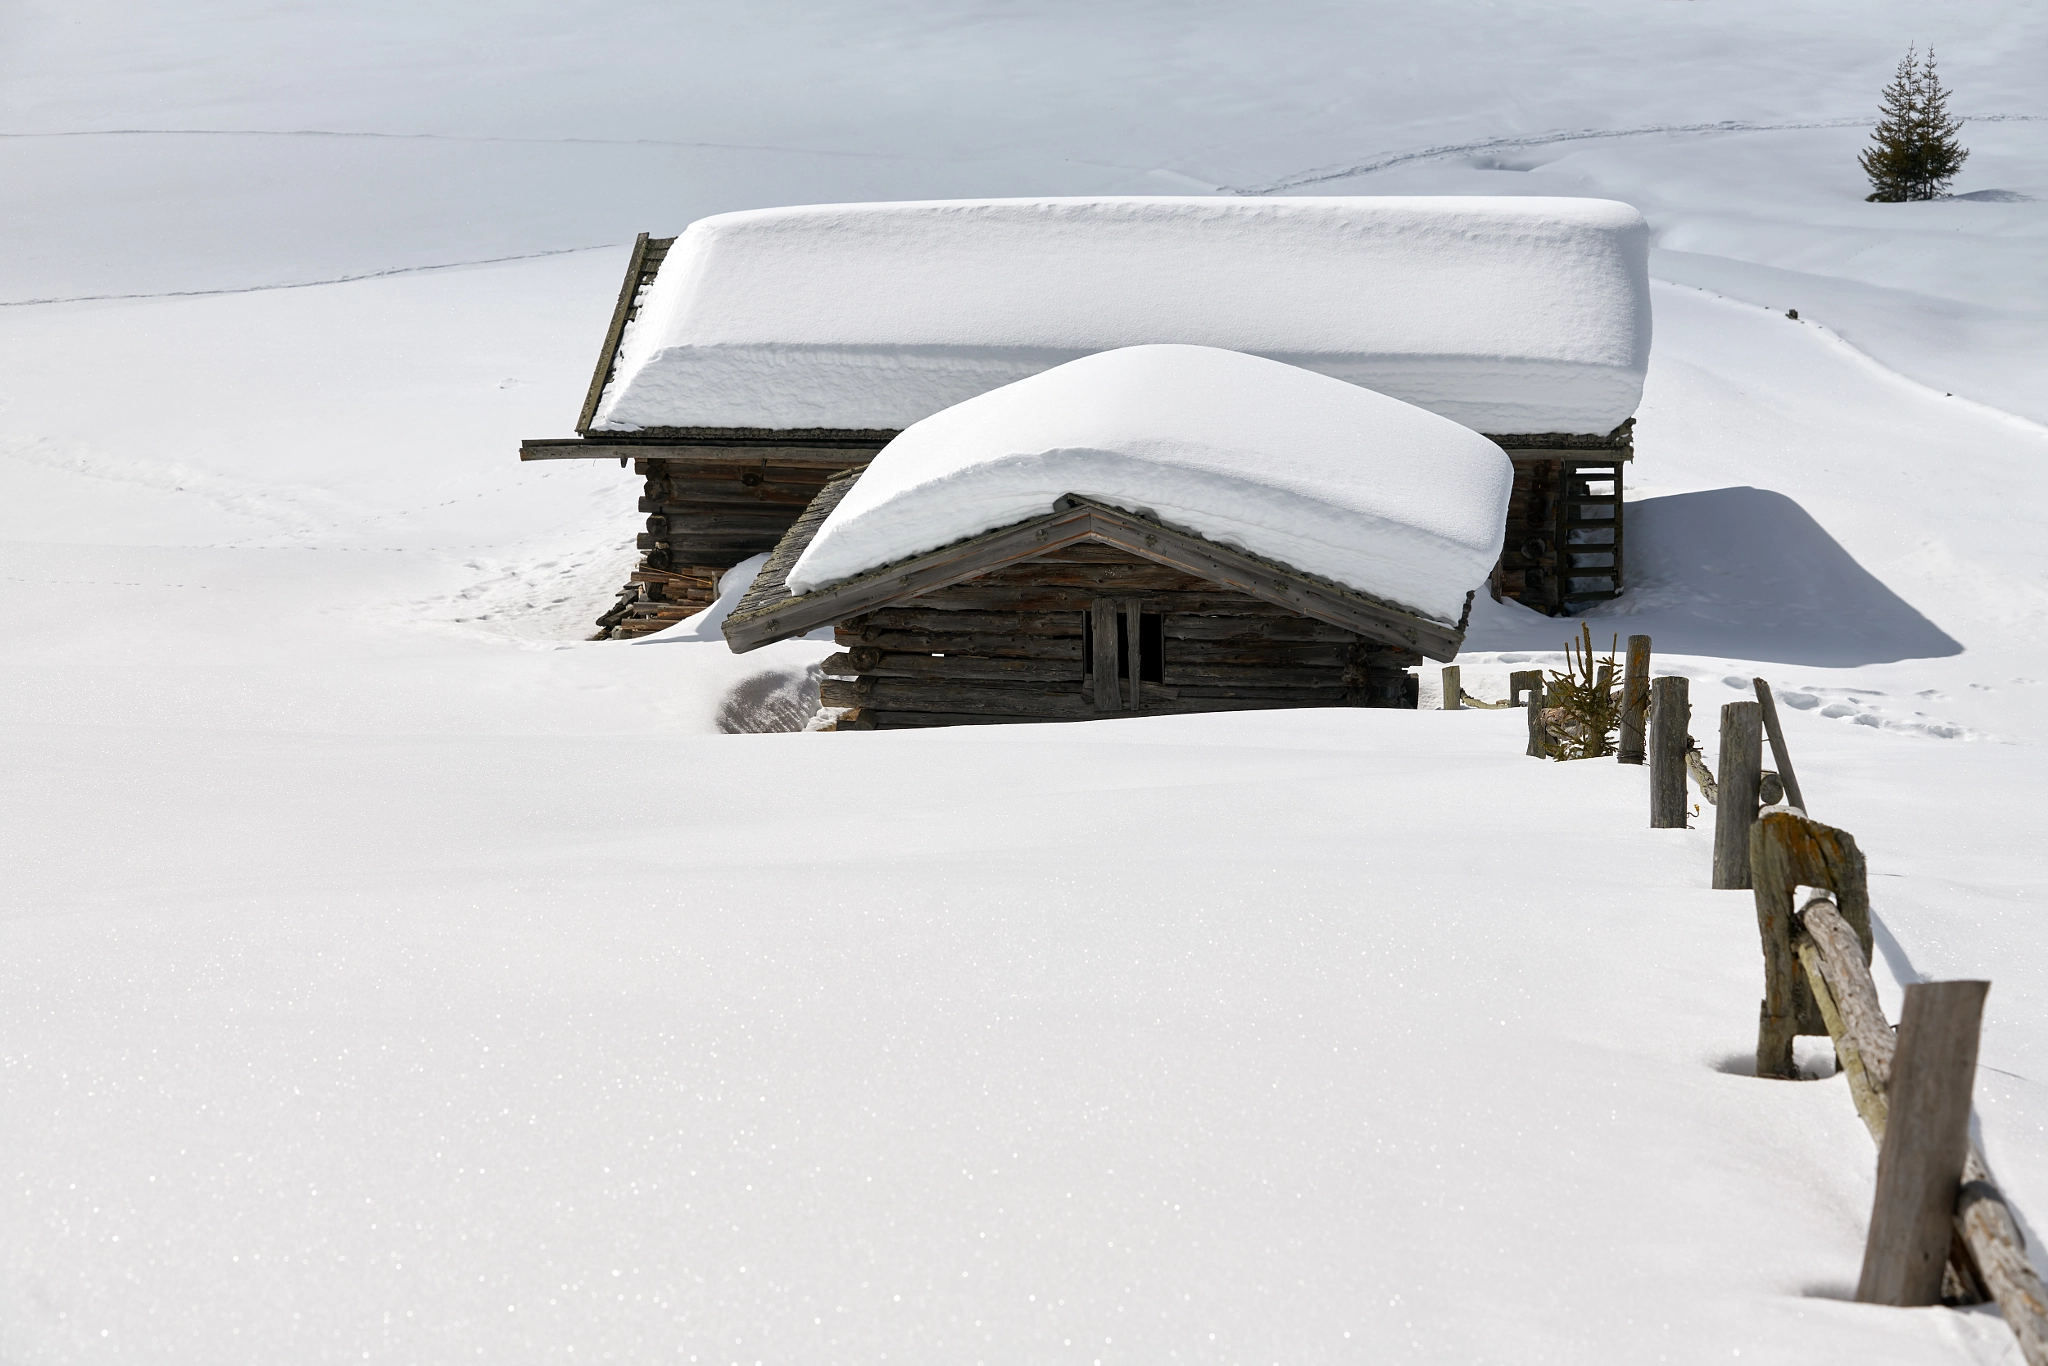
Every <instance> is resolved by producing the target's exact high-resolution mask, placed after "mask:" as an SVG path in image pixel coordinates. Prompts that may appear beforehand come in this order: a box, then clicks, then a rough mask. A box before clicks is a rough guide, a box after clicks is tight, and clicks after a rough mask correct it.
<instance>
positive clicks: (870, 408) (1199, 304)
mask: <svg viewBox="0 0 2048 1366" xmlns="http://www.w3.org/2000/svg"><path fill="white" fill-rule="evenodd" d="M1647 256H1648V228H1647V227H1646V226H1645V224H1644V222H1643V218H1642V215H1641V214H1639V213H1637V212H1636V210H1634V209H1633V208H1630V207H1629V206H1628V205H1626V204H1620V203H1616V202H1614V201H1612V200H1599V199H1547V198H1491V197H1443V198H1293V199H1290V198H1261V199H1256V200H1227V199H1209V198H1164V197H1163V198H1136V197H1115V198H1087V199H991V200H936V201H925V202H912V203H890V204H832V205H812V206H807V207H802V208H786V209H762V210H755V211H749V212H744V213H727V214H719V215H716V216H714V217H710V218H704V219H700V220H698V221H697V222H696V223H693V224H692V225H691V226H690V228H689V230H688V231H687V232H685V233H684V234H683V235H682V237H681V239H680V240H679V241H677V243H676V244H675V247H674V248H673V249H672V250H671V252H670V253H669V256H668V259H667V261H666V262H665V264H664V265H663V266H662V269H661V273H660V274H659V276H657V278H656V279H655V282H654V284H653V285H652V287H651V288H650V289H649V291H648V295H647V298H646V300H645V302H644V304H643V306H642V309H641V313H640V316H639V317H638V318H637V319H636V320H635V322H634V323H633V324H632V326H631V327H630V329H629V330H628V332H627V334H626V337H625V339H624V342H623V344H622V346H621V350H620V354H619V363H618V372H617V376H616V377H615V379H614V380H613V382H612V384H611V386H610V387H609V389H608V390H607V392H606V394H605V396H604V399H603V401H602V403H601V405H600V407H599V409H598V412H597V418H596V423H595V426H596V427H597V428H599V429H604V430H612V431H630V430H636V429H640V428H646V427H660V426H678V427H689V426H711V427H727V426H732V427H766V428H802V427H847V428H881V429H889V428H902V427H907V426H909V425H910V424H911V423H913V422H916V421H918V420H920V419H922V418H925V417H929V416H930V415H931V414H933V413H935V412H938V411H940V410H941V409H944V408H947V407H950V406H952V405H953V404H956V403H959V402H962V401H963V400H966V399H969V398H972V397H974V396H975V395H977V394H981V393H985V392H987V391H988V390H990V389H994V388H997V387H999V386H1001V385H1004V384H1008V383H1011V382H1013V381H1015V380H1019V379H1022V378H1024V377H1025V376H1027V375H1031V374H1036V373H1038V372H1039V371H1042V370H1047V369H1050V368H1051V367H1053V366H1055V365H1058V364H1061V363H1062V362H1065V361H1069V360H1073V359H1076V358H1077V357H1080V356H1083V355H1088V354H1090V353H1093V352H1097V351H1107V350H1113V349H1115V348H1118V347H1123V346H1134V345H1140V344H1144V343H1149V342H1181V343H1188V344H1192V345H1201V346H1217V347H1224V348H1228V349H1230V350H1233V351H1246V352H1250V353H1253V354H1255V355H1261V356H1267V357H1270V358H1272V359H1274V360H1282V361H1286V362H1288V363H1289V364H1292V365H1298V366H1302V367H1304V368H1306V369H1310V370H1315V371H1318V372H1319V373H1322V374H1325V375H1329V376H1332V377H1334V378H1336V379H1341V380H1345V381H1347V382H1349V383H1351V384H1356V385H1362V386H1364V387H1366V388H1370V389H1376V390H1379V391H1381V392H1382V393H1386V394H1390V395H1392V396H1393V397H1395V398H1398V399H1401V400H1403V401H1405V402H1408V403H1413V404H1415V405H1417V406H1418V407H1422V408H1427V409H1429V410H1430V411H1431V412H1433V413H1437V414H1439V415H1441V416H1444V417H1447V418H1450V419H1451V420H1453V421H1455V422H1460V423H1463V424H1464V425H1465V426H1467V427H1470V428H1472V429H1473V430H1475V431H1481V432H1496V433H1499V432H1585V433H1605V432H1608V431H1611V430H1612V429H1613V428H1615V427H1616V426H1618V425H1620V423H1621V422H1622V421H1623V420H1624V419H1625V418H1627V417H1629V416H1630V415H1631V414H1632V413H1633V412H1634V411H1635V408H1636V404H1637V401H1638V400H1639V399H1640V398H1641V396H1642V387H1643V374H1644V370H1645V367H1646V365H1647V363H1648V358H1649V348H1650V305H1649V292H1648V290H1649V286H1648V269H1647V264H1646V262H1647Z"/></svg>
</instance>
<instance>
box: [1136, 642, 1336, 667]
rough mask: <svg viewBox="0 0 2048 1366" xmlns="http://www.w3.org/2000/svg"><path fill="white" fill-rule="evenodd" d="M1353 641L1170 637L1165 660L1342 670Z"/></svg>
mask: <svg viewBox="0 0 2048 1366" xmlns="http://www.w3.org/2000/svg"><path fill="white" fill-rule="evenodd" d="M1355 648H1356V646H1355V645H1352V644H1339V643H1337V642H1335V641H1331V642H1328V643H1323V642H1315V643H1311V644H1293V643H1290V642H1286V641H1265V640H1244V639H1242V638H1240V639H1235V640H1224V641H1214V640H1186V639H1176V638H1173V637H1168V638H1167V641H1166V661H1167V667H1168V668H1169V669H1170V668H1172V667H1173V666H1174V665H1175V664H1176V663H1179V664H1249V665H1273V666H1287V665H1293V666H1296V667H1321V668H1335V669H1341V668H1343V667H1344V666H1345V665H1346V664H1348V663H1350V662H1351V655H1352V651H1353V650H1354V649H1355Z"/></svg>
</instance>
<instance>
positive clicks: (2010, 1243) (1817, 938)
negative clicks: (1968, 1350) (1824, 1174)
mask: <svg viewBox="0 0 2048 1366" xmlns="http://www.w3.org/2000/svg"><path fill="white" fill-rule="evenodd" d="M1782 819H1783V820H1787V821H1790V820H1797V819H1798V818H1797V817H1792V816H1785V817H1783V818H1782ZM1759 885H1760V886H1761V883H1759ZM1798 923H1799V929H1800V935H1799V944H1798V957H1799V961H1800V964H1801V965H1802V967H1803V969H1804V975H1805V977H1806V981H1807V988H1808V990H1809V991H1810V992H1811V993H1812V994H1813V998H1814V1002H1815V1005H1816V1006H1817V1007H1818V1010H1819V1013H1820V1015H1821V1016H1822V1018H1823V1019H1824V1020H1825V1022H1826V1025H1827V1030H1828V1035H1829V1037H1830V1038H1832V1039H1833V1040H1834V1044H1835V1056H1836V1057H1837V1058H1839V1059H1840V1060H1841V1064H1842V1072H1843V1074H1844V1075H1845V1076H1846V1077H1847V1079H1848V1082H1849V1095H1850V1097H1851V1099H1853V1100H1854V1101H1855V1104H1856V1113H1857V1114H1858V1115H1860V1116H1862V1118H1863V1125H1864V1127H1865V1128H1866V1129H1868V1130H1869V1131H1870V1137H1871V1139H1872V1140H1873V1141H1874V1142H1876V1144H1877V1145H1878V1149H1879V1151H1880V1153H1882V1152H1884V1151H1885V1150H1886V1148H1887V1145H1888V1142H1889V1134H1890V1133H1891V1130H1892V1124H1891V1118H1892V1116H1891V1108H1892V1107H1891V1096H1892V1080H1893V1073H1894V1071H1895V1069H1896V1066H1897V1059H1898V1053H1899V1045H1900V1041H1901V1040H1900V1039H1899V1038H1895V1037H1894V1035H1893V1033H1892V1027H1891V1025H1890V1024H1888V1023H1887V1022H1886V1020H1885V1015H1884V1008H1883V1007H1882V1006H1881V1005H1879V1004H1878V999H1877V985H1876V983H1875V982H1873V981H1872V980H1871V976H1870V965H1869V961H1868V959H1869V951H1868V949H1867V948H1866V947H1865V945H1864V941H1863V940H1862V939H1861V938H1859V936H1858V935H1857V932H1856V930H1855V928H1854V927H1853V926H1851V925H1850V923H1849V921H1848V920H1847V919H1846V918H1845V917H1844V916H1843V915H1842V913H1841V910H1840V908H1839V907H1838V906H1837V905H1836V904H1835V902H1834V900H1833V899H1832V898H1831V897H1829V896H1828V895H1827V894H1826V893H1824V892H1823V893H1817V894H1816V895H1815V896H1814V898H1813V899H1812V900H1810V901H1808V902H1807V903H1806V906H1805V907H1804V908H1803V909H1802V910H1801V911H1800V912H1799V917H1798ZM1936 985H1939V986H1943V987H1950V986H1971V987H1978V988H1981V987H1983V986H1984V985H1986V984H1983V983H1939V984H1936ZM1907 991H1908V994H1909V997H1910V996H1911V995H1912V994H1913V993H1914V991H1915V988H1913V987H1909V988H1907ZM1976 996H1977V1001H1978V1004H1979V1005H1980V1006H1981V1002H1982V991H1981V990H1979V991H1978V992H1977V993H1976ZM1908 1023H1915V1022H1914V1021H1912V1020H1911V1019H1910V1014H1909V1020H1908ZM1906 1033H1907V1030H1906V1029H1905V1028H1904V1027H1902V1028H1901V1030H1900V1035H1901V1036H1904V1035H1905V1034H1906ZM1970 1034H1971V1047H1970V1055H1971V1057H1970V1061H1971V1063H1972V1064H1974V1062H1975V1051H1976V1050H1975V1029H1974V1023H1973V1025H1972V1028H1971V1030H1970ZM1951 1070H1953V1064H1952V1065H1951ZM1968 1075H1969V1074H1968V1073H1967V1072H1965V1073H1964V1076H1965V1078H1967V1076H1968ZM1901 1103H1902V1107H1903V1105H1905V1104H1907V1103H1910V1102H1908V1101H1906V1100H1905V1098H1904V1097H1901ZM1968 1114H1969V1109H1968V1104H1967V1100H1966V1101H1965V1104H1964V1106H1963V1110H1962V1115H1963V1119H1964V1121H1965V1122H1967V1119H1968ZM1901 1122H1902V1123H1903V1119H1902V1121H1901ZM1961 1156H1962V1160H1961V1163H1960V1178H1959V1179H1957V1180H1949V1181H1947V1182H1946V1183H1945V1184H1946V1185H1947V1187H1948V1189H1949V1190H1951V1191H1953V1192H1954V1193H1953V1195H1951V1196H1949V1197H1948V1203H1949V1204H1950V1205H1951V1206H1952V1207H1953V1216H1952V1218H1953V1224H1954V1237H1953V1239H1952V1240H1951V1246H1950V1249H1949V1257H1948V1265H1947V1268H1946V1269H1945V1271H1943V1272H1942V1273H1940V1275H1939V1276H1938V1277H1937V1278H1936V1279H1937V1282H1938V1286H1937V1288H1938V1290H1939V1292H1940V1294H1941V1295H1942V1297H1944V1298H1947V1299H1952V1300H1962V1301H1968V1300H1971V1299H1984V1298H1989V1299H1992V1300H1995V1301H1997V1303H1998V1307H1999V1310H2000V1312H2002V1313H2003V1314H2004V1315H2005V1321H2006V1323H2007V1324H2008V1325H2009V1326H2010V1327H2011V1328H2012V1332H2013V1336H2014V1337H2016V1338H2017V1339H2019V1344H2020V1352H2021V1355H2022V1356H2024V1357H2025V1359H2026V1361H2027V1363H2028V1366H2048V1289H2044V1287H2043V1286H2042V1283H2041V1278H2040V1276H2039V1275H2038V1274H2037V1273H2036V1272H2035V1270H2034V1265H2033V1262H2032V1261H2031V1260H2030V1259H2029V1258H2028V1256H2027V1252H2026V1240H2025V1239H2024V1238H2023V1237H2021V1235H2020V1230H2019V1223H2018V1221H2017V1220H2015V1219H2014V1218H2013V1214H2012V1209H2011V1207H2010V1206H2008V1205H2007V1204H2006V1201H2005V1197H2004V1196H2003V1195H2002V1194H2000V1193H1999V1189H1998V1185H1997V1183H1996V1182H1995V1181H1993V1180H1992V1178H1991V1168H1990V1165H1989V1164H1988V1163H1986V1162H1985V1160H1984V1154H1983V1151H1982V1150H1981V1149H1979V1148H1978V1147H1977V1145H1976V1144H1975V1143H1974V1142H1969V1141H1967V1135H1966V1137H1965V1144H1964V1148H1963V1152H1962V1155H1961ZM1880 1163H1881V1164H1882V1158H1880ZM1879 1187H1880V1188H1879V1192H1878V1207H1879V1209H1882V1208H1883V1206H1884V1202H1885V1194H1886V1193H1885V1191H1884V1189H1883V1181H1882V1179H1880V1183H1879ZM1881 1236H1882V1235H1881V1232H1880V1229H1879V1227H1878V1220H1877V1218H1876V1211H1873V1218H1872V1221H1871V1235H1870V1244H1871V1246H1870V1247H1869V1248H1866V1251H1865V1263H1866V1268H1865V1277H1864V1280H1865V1282H1866V1283H1865V1284H1862V1285H1859V1288H1858V1298H1859V1299H1863V1298H1871V1299H1877V1300H1878V1301H1879V1302H1883V1303H1902V1302H1910V1303H1919V1304H1928V1303H1932V1302H1933V1298H1934V1297H1933V1296H1932V1295H1931V1294H1928V1295H1925V1297H1923V1298H1915V1299H1912V1300H1910V1301H1902V1300H1899V1299H1895V1298H1894V1299H1886V1298H1884V1297H1883V1295H1882V1290H1883V1289H1884V1287H1879V1286H1872V1285H1870V1284H1868V1282H1869V1281H1870V1279H1871V1278H1870V1275H1869V1261H1870V1255H1871V1252H1872V1251H1873V1250H1875V1249H1877V1248H1878V1245H1879V1243H1880V1238H1881ZM1866 1290H1872V1291H1877V1292H1879V1293H1874V1294H1870V1295H1866V1294H1865V1293H1864V1292H1865V1291H1866ZM1923 1291H1924V1287H1923Z"/></svg>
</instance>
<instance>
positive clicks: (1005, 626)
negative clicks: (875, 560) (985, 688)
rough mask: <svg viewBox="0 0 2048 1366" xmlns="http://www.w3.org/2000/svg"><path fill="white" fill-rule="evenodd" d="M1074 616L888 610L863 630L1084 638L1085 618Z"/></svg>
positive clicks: (868, 617) (866, 621)
mask: <svg viewBox="0 0 2048 1366" xmlns="http://www.w3.org/2000/svg"><path fill="white" fill-rule="evenodd" d="M1086 610H1087V609H1086V608H1085V607H1084V608H1081V609H1079V610H1077V611H1071V612H973V611H939V610H930V609H924V608H917V607H884V608H881V609H879V610H877V611H873V612H869V613H866V614H865V615H863V616H862V618H861V622H862V629H864V630H881V631H907V632H914V633H917V634H923V635H946V634H953V633H976V632H980V633H988V634H999V635H1004V636H1010V635H1032V636H1072V637H1074V638H1075V639H1079V638H1080V635H1081V615H1082V612H1085V611H1086Z"/></svg>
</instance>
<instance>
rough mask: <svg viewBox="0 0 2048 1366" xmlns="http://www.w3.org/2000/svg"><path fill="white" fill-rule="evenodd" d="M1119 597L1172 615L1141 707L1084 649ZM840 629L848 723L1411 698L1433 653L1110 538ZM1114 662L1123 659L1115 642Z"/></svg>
mask: <svg viewBox="0 0 2048 1366" xmlns="http://www.w3.org/2000/svg"><path fill="white" fill-rule="evenodd" d="M1105 599H1108V600H1115V601H1117V602H1119V603H1124V604H1131V603H1135V604H1136V606H1137V609H1138V614H1139V615H1140V617H1141V618H1142V617H1154V616H1156V617H1157V618H1159V631H1160V637H1161V659H1160V661H1159V664H1160V674H1159V678H1158V681H1151V680H1145V681H1142V682H1141V683H1140V684H1139V686H1138V687H1137V689H1136V690H1135V691H1136V693H1137V705H1136V706H1135V707H1134V708H1133V707H1130V706H1129V705H1128V704H1127V703H1126V704H1124V705H1119V706H1117V707H1116V708H1115V709H1114V710H1112V709H1109V708H1108V707H1106V706H1104V705H1102V704H1100V703H1099V702H1098V689H1097V686H1096V685H1097V683H1098V682H1099V681H1102V679H1101V675H1100V673H1099V672H1098V671H1097V670H1096V668H1095V664H1094V660H1093V659H1092V658H1091V657H1090V656H1089V654H1088V652H1087V651H1086V649H1085V642H1086V640H1087V631H1088V629H1089V628H1088V626H1087V624H1086V622H1087V619H1088V617H1089V615H1090V614H1091V612H1092V611H1093V610H1094V607H1095V604H1096V603H1097V602H1100V601H1103V600H1105ZM1107 619H1108V620H1111V621H1113V620H1115V618H1114V617H1109V618H1107ZM836 638H837V640H838V642H839V644H840V645H841V647H842V652H841V653H839V654H836V655H834V656H832V657H831V658H830V659H828V660H827V661H826V662H825V673H826V675H827V677H826V680H825V684H824V688H823V691H822V694H821V700H822V701H823V703H824V705H826V706H828V707H846V708H851V709H852V710H851V711H849V712H848V713H847V715H845V716H843V717H842V718H841V720H840V724H839V728H840V729H842V730H873V729H884V730H888V729H899V728H905V727H912V726H950V725H964V724H973V723H976V722H982V723H995V722H1005V721H1080V720H1087V719H1090V718H1094V717H1099V716H1106V715H1126V716H1127V715H1133V714H1161V713H1183V712H1204V711H1243V710H1251V709H1263V708H1276V707H1335V706H1353V707H1372V706H1378V707H1400V706H1409V707H1412V706H1414V705H1415V701H1414V699H1415V680H1414V678H1413V676H1412V675H1410V674H1409V673H1408V672H1407V670H1408V669H1410V668H1412V667H1414V666H1416V665H1419V664H1420V663H1421V662H1422V657H1421V656H1420V655H1419V654H1416V653H1415V652H1413V651H1407V650H1396V649H1390V648H1387V647H1385V646H1383V645H1381V644H1380V643H1378V642H1374V641H1369V640H1366V639H1364V638H1363V637H1361V636H1358V635H1355V634H1353V633H1352V632H1349V631H1344V630H1340V629H1338V628H1337V627H1334V626H1326V625H1324V624H1323V623H1321V622H1318V621H1315V620H1312V619H1310V618H1306V617H1300V616H1296V615H1293V614H1292V613H1289V612H1288V611H1286V610H1285V609H1284V608H1280V607H1275V606H1273V605H1271V604H1268V603H1265V602H1261V601H1260V600H1259V599H1257V598H1253V597H1250V596H1248V595H1246V594H1242V593H1233V592H1230V591H1228V590H1227V589H1223V588H1220V587H1218V586H1217V585H1215V584H1213V583H1210V582H1208V581H1206V580H1203V579H1199V578H1195V577H1192V576H1190V575H1187V574H1184V573H1181V572H1180V571H1178V570H1175V569H1170V568H1167V567H1165V566H1162V565H1158V564H1155V563H1153V562H1151V561H1149V560H1143V559H1139V558H1137V557H1135V556H1132V555H1129V554H1128V553H1126V552H1124V551H1121V550H1116V549H1113V548H1111V547H1108V546H1103V545H1080V546H1070V547H1067V548H1066V549H1064V550H1061V551H1057V552H1054V553H1052V554H1048V555H1045V556H1041V557H1039V558H1037V559H1034V560H1031V561H1028V562H1026V563H1023V564H1020V565H1015V566H1012V567H1009V568H1006V569H1002V570H997V571H995V572H993V573H989V574H985V575H983V576H981V577H980V578H978V579H975V580H973V581H972V582H969V583H964V584H959V585H956V586H954V587H951V588H944V589H940V590H938V591H936V592H933V593H927V594H925V595H924V596H922V597H919V598H916V599H914V600H912V601H911V602H909V603H906V604H903V605H899V606H894V607H889V608H884V609H881V610H877V611H873V612H868V613H866V614H864V615H862V616H858V617H855V618H853V619H852V620H850V621H846V622H843V623H841V624H840V625H839V627H838V628H837V632H836ZM1130 638H1131V637H1127V639H1130ZM1097 639H1098V640H1101V639H1103V638H1102V637H1100V636H1098V637H1097ZM1130 653H1136V651H1135V650H1131V651H1130ZM1107 657H1108V658H1111V659H1113V658H1115V654H1114V647H1113V646H1110V647H1108V654H1107ZM1138 663H1139V665H1140V671H1141V672H1142V660H1139V661H1138ZM1131 691H1132V689H1130V688H1129V686H1128V679H1126V680H1125V686H1124V687H1123V688H1121V689H1103V690H1102V693H1103V695H1104V696H1117V695H1119V694H1120V695H1121V696H1122V697H1123V698H1126V699H1127V698H1129V696H1130V694H1131Z"/></svg>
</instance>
